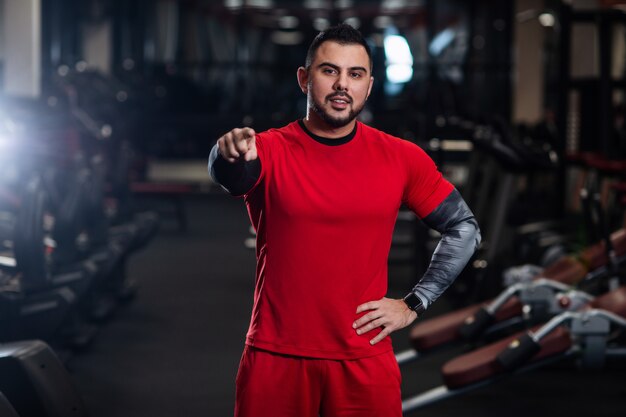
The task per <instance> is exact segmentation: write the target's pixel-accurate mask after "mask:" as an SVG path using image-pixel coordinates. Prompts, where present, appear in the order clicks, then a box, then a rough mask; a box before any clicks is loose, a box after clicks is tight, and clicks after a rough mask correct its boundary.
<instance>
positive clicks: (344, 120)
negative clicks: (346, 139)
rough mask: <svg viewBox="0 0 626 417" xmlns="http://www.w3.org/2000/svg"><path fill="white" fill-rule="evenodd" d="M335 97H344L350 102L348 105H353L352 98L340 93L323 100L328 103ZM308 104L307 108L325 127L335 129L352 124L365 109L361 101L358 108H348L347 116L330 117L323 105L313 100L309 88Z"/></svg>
mask: <svg viewBox="0 0 626 417" xmlns="http://www.w3.org/2000/svg"><path fill="white" fill-rule="evenodd" d="M337 96H340V97H345V98H347V99H348V100H350V105H352V104H353V103H354V101H353V100H352V97H350V96H348V95H347V94H342V93H334V94H331V95H328V96H326V97H325V98H324V100H325V101H326V102H327V103H328V102H330V98H331V97H337ZM308 102H309V108H310V109H311V110H313V111H314V112H315V114H317V115H318V116H319V117H320V119H322V120H323V121H324V122H325V123H326V124H327V125H329V126H330V127H333V128H335V129H337V128H340V127H344V126H346V125H347V124H349V123H350V122H352V121H353V120H354V119H356V118H357V116H358V115H359V113H361V111H362V110H363V107H365V101H363V103H361V105H360V106H359V107H352V106H351V107H350V108H349V109H350V110H349V112H348V115H347V116H344V117H334V116H331V115H330V114H328V112H327V111H326V110H324V106H323V104H322V103H320V102H318V101H317V100H315V98H314V97H313V95H312V94H311V89H310V88H309V94H308Z"/></svg>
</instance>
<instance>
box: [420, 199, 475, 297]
mask: <svg viewBox="0 0 626 417" xmlns="http://www.w3.org/2000/svg"><path fill="white" fill-rule="evenodd" d="M422 221H423V222H424V223H425V224H426V225H427V226H428V227H430V228H432V229H435V230H437V231H438V232H440V233H441V240H440V241H439V244H438V245H437V248H436V249H435V252H434V253H433V256H432V259H431V261H430V265H429V266H428V269H427V270H426V272H425V273H424V276H423V277H422V279H421V280H420V281H419V282H418V283H417V285H416V286H415V287H414V288H413V292H414V293H415V294H416V295H417V296H418V297H419V298H420V299H421V300H422V303H424V307H428V306H429V305H430V304H432V303H433V302H434V301H435V300H436V299H437V298H438V297H439V296H440V295H441V294H442V293H443V292H444V291H445V290H446V289H447V288H448V287H449V286H450V284H452V282H453V281H454V280H455V279H456V277H457V276H458V275H459V274H460V273H461V271H462V270H463V268H464V267H465V264H467V261H469V259H470V258H471V257H472V255H473V254H474V252H475V251H476V249H477V248H478V245H479V244H480V229H479V228H478V223H477V222H476V219H475V218H474V214H473V213H472V212H471V210H470V209H469V207H468V206H467V204H465V201H464V200H463V197H461V194H460V193H459V192H458V191H457V190H453V191H452V193H450V195H449V196H448V197H447V198H446V199H445V200H444V201H443V202H442V203H441V204H439V205H438V206H437V207H436V208H435V209H434V210H433V211H432V212H431V213H430V214H429V215H428V216H426V217H425V218H423V219H422Z"/></svg>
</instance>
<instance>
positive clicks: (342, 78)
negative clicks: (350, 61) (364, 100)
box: [334, 73, 348, 91]
mask: <svg viewBox="0 0 626 417" xmlns="http://www.w3.org/2000/svg"><path fill="white" fill-rule="evenodd" d="M334 87H335V90H337V91H346V90H347V89H348V76H347V75H346V74H343V73H340V74H339V76H338V77H337V79H336V80H335V86H334Z"/></svg>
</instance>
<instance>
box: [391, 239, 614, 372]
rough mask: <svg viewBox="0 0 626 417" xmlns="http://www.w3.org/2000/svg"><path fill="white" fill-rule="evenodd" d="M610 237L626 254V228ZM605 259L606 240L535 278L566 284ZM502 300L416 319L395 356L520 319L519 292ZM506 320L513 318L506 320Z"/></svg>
mask: <svg viewBox="0 0 626 417" xmlns="http://www.w3.org/2000/svg"><path fill="white" fill-rule="evenodd" d="M611 241H612V242H613V245H614V249H615V252H616V255H617V256H625V255H626V229H620V230H618V231H617V232H615V233H613V234H612V235H611ZM607 263H608V257H607V255H606V250H605V244H604V242H600V243H597V244H595V245H593V246H591V247H589V248H588V249H586V250H584V251H583V252H581V253H580V254H579V256H578V257H577V258H574V257H571V256H566V257H563V258H561V259H559V260H558V261H556V262H555V263H554V264H552V265H551V266H549V267H548V268H546V269H545V270H544V271H543V273H542V274H540V275H539V276H537V277H535V278H534V280H535V281H536V280H538V279H541V278H544V279H549V280H551V281H555V282H558V283H561V284H565V285H575V284H577V283H579V282H580V281H582V280H583V279H585V278H586V277H587V279H590V278H592V277H595V276H597V275H602V274H604V273H606V270H605V269H604V268H603V265H606V264H607ZM590 271H592V272H590ZM505 292H506V291H505ZM501 301H502V300H498V299H496V300H490V301H487V302H485V303H479V304H474V305H471V306H468V307H465V308H462V309H460V310H455V311H452V312H450V313H447V314H443V315H440V316H438V317H435V318H432V319H429V320H424V321H420V322H418V324H416V325H415V326H413V328H412V329H411V330H410V333H409V338H410V342H411V346H412V347H413V350H407V351H403V352H399V353H398V354H397V355H396V360H397V361H398V363H399V364H400V365H402V364H405V363H408V362H410V361H412V360H415V359H417V358H418V357H420V356H421V355H424V354H425V353H427V352H429V351H432V350H434V349H436V348H440V347H444V346H445V345H448V344H452V343H454V342H458V341H471V340H473V339H475V338H476V336H478V334H479V333H480V334H482V331H483V330H485V328H486V327H487V325H491V324H496V323H501V324H502V325H501V326H499V327H498V326H497V327H495V328H494V329H493V330H499V329H501V328H502V327H504V326H505V325H510V324H514V323H515V322H519V321H520V320H519V319H515V318H516V317H519V316H521V315H522V314H523V308H524V303H523V302H522V300H520V298H519V297H518V294H516V293H513V294H510V296H507V298H506V300H505V301H504V302H501ZM494 303H495V304H494ZM507 320H512V321H513V322H507ZM479 330H480V331H479Z"/></svg>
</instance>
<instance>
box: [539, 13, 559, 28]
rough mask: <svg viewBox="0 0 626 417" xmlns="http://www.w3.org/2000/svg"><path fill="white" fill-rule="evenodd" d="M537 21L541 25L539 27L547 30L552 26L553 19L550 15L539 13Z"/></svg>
mask: <svg viewBox="0 0 626 417" xmlns="http://www.w3.org/2000/svg"><path fill="white" fill-rule="evenodd" d="M538 19H539V23H541V26H544V27H549V28H551V27H553V26H554V22H555V18H554V15H553V14H552V13H541V14H540V15H539V17H538Z"/></svg>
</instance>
